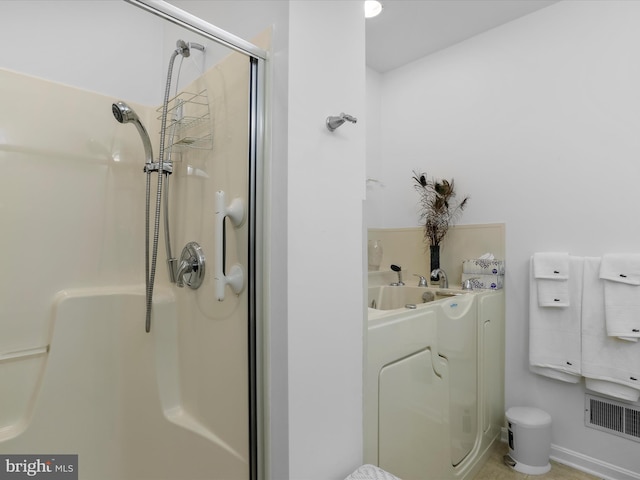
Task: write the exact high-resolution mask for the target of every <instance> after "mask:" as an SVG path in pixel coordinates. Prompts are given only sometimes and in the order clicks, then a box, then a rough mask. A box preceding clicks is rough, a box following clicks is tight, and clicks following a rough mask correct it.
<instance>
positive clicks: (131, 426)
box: [0, 54, 249, 480]
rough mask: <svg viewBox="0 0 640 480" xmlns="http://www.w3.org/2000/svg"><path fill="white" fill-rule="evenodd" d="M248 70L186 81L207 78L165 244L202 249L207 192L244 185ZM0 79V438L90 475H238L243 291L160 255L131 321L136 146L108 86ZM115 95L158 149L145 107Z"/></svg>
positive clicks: (214, 71)
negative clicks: (175, 268)
mask: <svg viewBox="0 0 640 480" xmlns="http://www.w3.org/2000/svg"><path fill="white" fill-rule="evenodd" d="M248 79H249V65H248V60H247V58H246V57H244V56H243V55H240V54H232V55H230V56H229V57H227V58H226V59H225V60H224V61H223V62H221V63H220V64H218V65H217V66H215V67H213V68H211V69H210V70H208V71H207V72H206V74H205V75H204V76H203V77H201V78H200V79H198V80H196V81H195V82H194V84H193V85H188V86H186V87H184V88H185V89H188V90H191V89H193V90H196V91H201V90H203V89H207V91H208V92H209V95H210V104H211V105H212V112H211V113H212V131H213V132H214V145H213V148H212V149H209V150H205V151H198V150H193V151H190V152H188V153H181V154H174V158H173V159H174V161H175V165H174V166H175V170H174V173H173V175H172V185H171V202H172V204H171V214H170V215H171V218H172V228H173V231H172V243H173V245H174V249H177V250H178V253H179V251H180V249H182V246H184V245H185V244H186V243H187V242H188V241H192V240H195V241H198V242H199V243H200V245H201V246H202V248H203V250H204V252H205V255H206V254H207V253H209V252H210V254H211V258H213V252H214V245H213V239H214V238H215V232H214V228H215V227H214V221H213V219H214V214H215V201H214V200H215V198H214V196H215V192H216V191H218V190H224V191H225V192H226V193H227V194H228V196H229V198H236V197H242V198H247V188H248V187H247V177H248V173H247V170H248V162H247V161H246V159H247V158H248V147H247V142H246V139H247V138H248V125H249V122H248V121H247V113H246V112H248V110H249V107H248V102H249V99H248V94H247V92H248ZM0 85H2V88H0V101H1V102H2V105H3V108H2V109H1V110H0V128H1V130H0V161H1V162H2V168H3V175H2V176H0V192H2V193H1V195H2V200H1V201H0V205H2V208H1V209H0V215H1V217H0V219H1V220H2V224H3V225H4V227H3V234H2V235H1V236H0V248H1V249H2V251H3V252H7V255H6V256H5V259H4V261H3V263H4V264H3V268H4V269H6V270H5V271H7V272H11V275H5V276H4V277H5V278H4V280H3V281H2V285H1V288H0V305H2V316H1V317H0V331H1V332H2V334H1V335H0V398H1V399H2V402H1V403H2V406H1V408H0V452H2V453H3V454H11V453H15V454H27V453H34V452H37V453H39V452H58V453H68V454H78V455H79V463H80V465H81V470H82V476H83V478H91V479H92V480H103V479H104V480H107V479H114V478H118V479H122V480H131V479H136V478H154V479H175V478H182V479H196V478H208V476H209V475H210V474H211V471H212V470H211V468H212V467H211V465H212V464H215V465H216V472H218V474H219V475H222V476H223V477H224V478H248V476H249V474H248V470H249V451H248V448H249V441H248V438H247V437H248V432H249V427H248V424H247V422H248V417H247V412H248V409H249V407H248V398H249V395H248V382H247V377H246V375H247V373H246V372H247V369H248V354H247V350H246V348H247V347H246V345H247V341H246V339H247V335H248V334H247V322H246V320H245V319H246V318H247V301H246V295H247V293H246V290H245V291H244V292H241V293H240V294H239V295H235V294H233V293H232V292H230V290H228V291H227V295H226V298H225V301H224V302H218V301H217V300H216V299H215V297H214V295H213V293H212V292H213V280H212V278H211V277H210V276H207V277H206V279H205V281H204V283H203V286H202V287H201V288H200V289H199V290H197V291H193V290H190V289H186V288H185V289H178V288H176V287H175V286H172V285H170V284H169V283H168V281H167V278H168V275H167V271H166V266H165V264H164V258H163V255H159V262H158V268H159V273H158V277H157V278H158V282H157V285H156V294H155V298H154V306H153V309H154V310H153V318H152V325H153V326H152V330H151V333H145V331H144V204H145V198H144V185H145V175H144V173H143V163H144V152H143V147H142V143H141V142H140V137H139V135H138V134H137V132H136V131H135V129H134V128H126V127H124V126H123V125H121V124H119V123H117V122H116V121H115V120H114V118H113V116H112V114H111V104H112V103H113V102H114V101H115V100H120V99H116V98H112V97H108V96H104V95H101V94H97V93H93V92H89V91H86V90H82V89H78V88H72V87H69V86H65V85H61V84H57V83H53V82H50V81H46V80H42V79H38V78H35V77H30V76H27V75H22V74H19V73H15V72H11V71H6V70H0ZM122 100H127V99H122ZM128 103H129V104H130V105H131V106H132V108H134V109H135V110H136V112H137V113H138V114H139V116H140V118H141V121H142V122H143V123H144V124H145V126H146V128H147V130H148V131H149V133H150V135H151V136H152V143H153V145H154V151H156V152H157V148H158V147H157V145H158V135H157V132H158V131H159V126H158V122H157V121H156V120H155V117H156V114H155V108H156V107H157V105H156V106H144V105H139V104H135V103H133V102H128ZM215 140H218V141H217V143H216V141H215ZM220 159H232V160H233V159H236V160H235V161H222V160H220ZM193 172H199V173H200V174H199V175H194V174H193ZM203 172H204V173H205V174H204V175H203V174H202V173H203ZM154 178H155V176H154ZM152 183H153V184H155V182H152ZM153 194H154V192H153V191H152V195H153ZM247 228H248V226H247V223H246V222H245V224H244V225H241V226H239V227H238V228H237V229H235V228H227V232H226V235H227V239H226V243H227V262H228V264H229V265H232V264H234V263H241V264H244V265H246V264H247V254H248V245H247ZM160 241H161V245H160V247H159V252H164V245H163V244H162V242H163V239H162V237H161V239H160ZM223 360H224V361H223ZM234 368H235V369H238V373H237V374H236V373H234V370H233V369H234Z"/></svg>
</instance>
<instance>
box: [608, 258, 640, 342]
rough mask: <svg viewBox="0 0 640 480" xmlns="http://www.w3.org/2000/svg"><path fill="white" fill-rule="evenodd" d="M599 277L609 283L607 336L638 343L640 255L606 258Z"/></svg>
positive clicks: (639, 334)
mask: <svg viewBox="0 0 640 480" xmlns="http://www.w3.org/2000/svg"><path fill="white" fill-rule="evenodd" d="M599 276H600V278H601V279H603V280H605V282H604V304H605V315H606V325H607V334H608V335H609V336H611V337H619V338H620V339H622V340H627V341H632V342H637V341H638V338H640V255H638V254H607V255H604V256H603V257H602V262H601V264H600V272H599Z"/></svg>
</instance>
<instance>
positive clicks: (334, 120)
mask: <svg viewBox="0 0 640 480" xmlns="http://www.w3.org/2000/svg"><path fill="white" fill-rule="evenodd" d="M357 121H358V119H357V118H356V117H354V116H352V115H349V114H346V113H341V114H340V115H339V116H337V117H327V128H328V129H329V131H330V132H333V131H334V130H335V129H336V128H338V127H339V126H340V125H342V124H343V123H344V122H351V123H356V122H357Z"/></svg>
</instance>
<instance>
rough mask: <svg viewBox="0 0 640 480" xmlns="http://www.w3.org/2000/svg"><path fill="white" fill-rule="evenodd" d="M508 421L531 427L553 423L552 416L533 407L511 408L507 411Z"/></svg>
mask: <svg viewBox="0 0 640 480" xmlns="http://www.w3.org/2000/svg"><path fill="white" fill-rule="evenodd" d="M507 419H508V420H509V421H510V422H514V423H519V424H523V425H530V426H532V425H545V424H547V423H551V415H549V414H548V413H547V412H545V411H544V410H540V409H539V408H532V407H511V408H510V409H509V410H507Z"/></svg>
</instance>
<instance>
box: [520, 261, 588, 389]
mask: <svg viewBox="0 0 640 480" xmlns="http://www.w3.org/2000/svg"><path fill="white" fill-rule="evenodd" d="M582 268H583V261H582V258H580V257H570V261H569V268H568V269H566V270H565V274H566V275H567V277H568V278H569V280H567V281H566V283H568V291H569V298H570V303H571V306H569V307H567V308H545V307H541V306H540V305H538V286H539V282H538V281H537V280H536V279H535V278H534V275H535V274H534V258H533V257H532V258H531V270H530V281H529V289H530V290H529V364H530V367H531V371H533V372H534V373H538V374H540V375H544V376H547V377H550V378H554V379H556V380H562V381H565V382H569V383H578V382H579V381H580V378H581V353H580V330H581V320H580V317H581V313H582V312H581V310H582ZM558 283H561V282H558Z"/></svg>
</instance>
